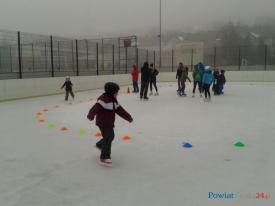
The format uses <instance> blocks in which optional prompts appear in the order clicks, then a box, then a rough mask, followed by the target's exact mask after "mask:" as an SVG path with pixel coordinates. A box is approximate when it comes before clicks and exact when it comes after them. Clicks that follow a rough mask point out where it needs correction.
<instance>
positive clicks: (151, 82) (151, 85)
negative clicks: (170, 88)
mask: <svg viewBox="0 0 275 206" xmlns="http://www.w3.org/2000/svg"><path fill="white" fill-rule="evenodd" d="M153 85H154V87H155V90H156V92H158V87H157V80H155V79H153V80H151V81H150V91H151V92H152V91H153Z"/></svg>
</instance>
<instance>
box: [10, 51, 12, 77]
mask: <svg viewBox="0 0 275 206" xmlns="http://www.w3.org/2000/svg"><path fill="white" fill-rule="evenodd" d="M10 66H11V72H12V52H11V46H10Z"/></svg>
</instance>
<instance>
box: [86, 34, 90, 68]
mask: <svg viewBox="0 0 275 206" xmlns="http://www.w3.org/2000/svg"><path fill="white" fill-rule="evenodd" d="M86 52H87V70H89V42H88V40H87V39H86Z"/></svg>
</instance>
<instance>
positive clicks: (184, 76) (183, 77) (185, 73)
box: [179, 67, 192, 96]
mask: <svg viewBox="0 0 275 206" xmlns="http://www.w3.org/2000/svg"><path fill="white" fill-rule="evenodd" d="M188 70H189V68H188V67H184V68H183V71H182V75H181V79H180V81H181V89H180V92H179V95H180V96H186V94H185V88H186V85H185V84H186V80H188V81H189V82H190V83H191V82H192V81H191V79H190V78H189V77H188Z"/></svg>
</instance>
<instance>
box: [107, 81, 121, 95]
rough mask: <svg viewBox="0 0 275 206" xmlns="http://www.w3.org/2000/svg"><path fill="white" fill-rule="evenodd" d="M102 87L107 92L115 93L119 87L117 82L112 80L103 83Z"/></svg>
mask: <svg viewBox="0 0 275 206" xmlns="http://www.w3.org/2000/svg"><path fill="white" fill-rule="evenodd" d="M104 89H105V92H106V93H108V94H116V93H118V91H119V89H120V87H119V85H118V84H116V83H114V82H108V83H106V84H105V86H104Z"/></svg>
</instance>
